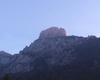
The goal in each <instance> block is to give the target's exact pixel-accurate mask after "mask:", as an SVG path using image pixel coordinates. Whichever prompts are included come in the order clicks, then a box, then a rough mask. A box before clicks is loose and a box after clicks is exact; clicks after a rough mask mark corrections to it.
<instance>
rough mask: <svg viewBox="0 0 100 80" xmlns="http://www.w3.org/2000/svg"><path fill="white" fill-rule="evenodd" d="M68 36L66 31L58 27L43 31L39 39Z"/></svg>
mask: <svg viewBox="0 0 100 80" xmlns="http://www.w3.org/2000/svg"><path fill="white" fill-rule="evenodd" d="M62 36H67V34H66V31H65V29H63V28H58V27H51V28H48V29H46V30H43V31H42V32H41V33H40V36H39V39H41V38H52V37H62Z"/></svg>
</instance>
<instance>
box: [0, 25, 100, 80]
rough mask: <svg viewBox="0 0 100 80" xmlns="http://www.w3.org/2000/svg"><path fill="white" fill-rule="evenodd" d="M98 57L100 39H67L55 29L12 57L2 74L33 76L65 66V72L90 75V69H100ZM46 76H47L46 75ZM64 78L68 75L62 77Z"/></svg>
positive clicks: (2, 69) (62, 30) (45, 32)
mask: <svg viewBox="0 0 100 80" xmlns="http://www.w3.org/2000/svg"><path fill="white" fill-rule="evenodd" d="M99 53H100V38H96V37H87V38H84V37H77V36H66V31H65V30H64V29H62V28H60V29H59V28H56V27H52V28H49V29H47V30H44V31H42V32H41V33H40V37H39V39H37V40H35V41H34V42H33V43H32V44H30V46H27V47H25V48H24V49H23V50H22V51H20V52H19V54H17V55H13V56H12V57H11V58H10V61H9V60H8V62H6V61H5V62H6V63H5V67H4V68H1V70H0V73H2V74H5V73H19V72H22V73H25V72H31V71H33V73H32V75H33V74H35V71H36V72H39V71H41V70H45V69H47V70H53V69H52V68H54V67H56V68H57V69H58V67H57V66H61V67H62V68H60V69H63V66H66V65H67V67H66V68H65V69H66V70H67V71H69V73H70V72H71V71H70V70H73V71H78V70H79V71H81V70H84V71H85V70H86V71H88V70H90V71H91V69H92V70H95V69H97V68H99V67H100V62H99V59H100V57H99V56H100V55H99ZM94 54H95V55H94ZM7 59H8V58H7ZM88 63H89V65H88ZM60 69H58V70H60ZM63 72H64V71H63ZM63 72H62V73H63ZM65 73H66V74H68V73H67V72H65ZM79 73H82V72H79ZM79 73H77V74H79ZM26 74H27V73H26ZM41 74H42V73H41ZM71 74H73V72H72V73H71ZM44 75H46V74H45V73H44ZM63 75H65V74H64V73H63ZM37 76H38V75H37ZM26 80H27V79H26ZM40 80H41V79H40Z"/></svg>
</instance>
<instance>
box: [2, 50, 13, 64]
mask: <svg viewBox="0 0 100 80" xmlns="http://www.w3.org/2000/svg"><path fill="white" fill-rule="evenodd" d="M11 57H12V55H11V54H9V53H7V52H4V51H0V64H2V65H4V64H8V63H9V62H10V60H11Z"/></svg>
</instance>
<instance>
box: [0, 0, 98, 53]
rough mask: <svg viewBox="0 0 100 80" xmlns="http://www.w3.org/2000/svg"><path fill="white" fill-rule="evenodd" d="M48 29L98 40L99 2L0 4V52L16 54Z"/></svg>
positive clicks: (20, 0)
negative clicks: (58, 28)
mask: <svg viewBox="0 0 100 80" xmlns="http://www.w3.org/2000/svg"><path fill="white" fill-rule="evenodd" d="M52 26H57V27H62V28H65V29H66V31H67V34H68V35H77V36H88V35H96V36H100V0H0V38H1V39H0V50H4V51H6V52H9V53H11V54H14V53H18V52H19V51H20V50H22V49H23V48H24V47H25V46H26V45H29V44H30V43H31V42H33V41H34V40H36V39H37V38H38V37H39V34H40V32H41V31H42V30H44V29H47V28H49V27H52Z"/></svg>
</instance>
